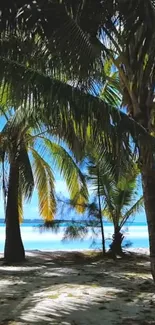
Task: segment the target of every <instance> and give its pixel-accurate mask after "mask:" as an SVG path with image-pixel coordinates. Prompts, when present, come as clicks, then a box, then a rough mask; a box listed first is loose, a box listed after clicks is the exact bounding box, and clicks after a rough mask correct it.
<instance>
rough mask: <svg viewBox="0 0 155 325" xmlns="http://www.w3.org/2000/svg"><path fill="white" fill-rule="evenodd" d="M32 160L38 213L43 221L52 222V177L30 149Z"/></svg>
mask: <svg viewBox="0 0 155 325" xmlns="http://www.w3.org/2000/svg"><path fill="white" fill-rule="evenodd" d="M31 152H32V155H33V159H34V164H33V170H34V178H35V184H36V188H37V191H38V199H39V212H40V215H41V216H42V217H43V218H44V220H45V221H52V220H53V219H54V217H55V212H56V200H55V190H54V176H53V173H52V170H51V167H50V166H49V164H48V163H47V162H46V161H45V160H44V159H43V158H42V157H41V156H40V155H39V154H38V152H37V151H36V150H35V149H34V148H31Z"/></svg>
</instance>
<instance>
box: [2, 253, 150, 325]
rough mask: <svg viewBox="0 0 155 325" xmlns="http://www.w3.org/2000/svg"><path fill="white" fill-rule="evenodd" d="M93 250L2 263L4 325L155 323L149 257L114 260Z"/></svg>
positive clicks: (36, 255)
mask: <svg viewBox="0 0 155 325" xmlns="http://www.w3.org/2000/svg"><path fill="white" fill-rule="evenodd" d="M139 253H146V251H144V250H141V249H140V250H139ZM147 253H148V251H147ZM87 254H89V256H88V255H87V257H86V256H84V255H83V254H82V253H80V252H79V253H78V252H76V253H75V252H74V253H73V252H41V251H29V252H27V256H28V261H27V262H26V263H25V264H24V265H23V266H3V265H2V262H1V263H0V293H1V294H0V325H2V324H3V325H4V324H5V325H6V324H10V325H15V324H16V325H20V324H25V325H31V324H39V325H41V324H42V325H48V324H54V325H58V324H59V325H60V324H61V325H121V324H122V325H128V324H132V325H138V324H141V325H142V324H143V325H146V324H155V310H154V309H155V288H154V285H153V282H152V280H151V275H150V266H149V260H148V257H147V256H146V257H145V258H144V257H143V258H142V257H141V256H140V255H139V254H138V255H136V256H134V257H133V258H132V260H129V259H127V260H124V261H122V260H117V261H113V260H102V259H99V258H97V257H96V258H95V257H94V258H90V253H88V252H87ZM144 320H145V322H144ZM153 321H154V322H153Z"/></svg>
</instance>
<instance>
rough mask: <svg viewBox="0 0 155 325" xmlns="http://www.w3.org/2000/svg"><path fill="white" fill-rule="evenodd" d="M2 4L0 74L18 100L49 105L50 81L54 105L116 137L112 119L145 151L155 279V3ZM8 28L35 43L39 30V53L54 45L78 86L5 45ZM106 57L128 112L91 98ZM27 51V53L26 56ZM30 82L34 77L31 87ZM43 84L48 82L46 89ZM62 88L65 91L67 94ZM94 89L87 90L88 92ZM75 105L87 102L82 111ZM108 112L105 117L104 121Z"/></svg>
mask: <svg viewBox="0 0 155 325" xmlns="http://www.w3.org/2000/svg"><path fill="white" fill-rule="evenodd" d="M21 7H22V9H21ZM0 9H1V22H0V30H1V35H2V42H1V47H2V51H1V53H2V54H1V80H3V81H4V80H5V81H7V82H8V81H9V91H10V88H11V90H12V91H13V94H15V95H16V96H17V95H18V96H17V97H18V98H19V97H20V99H21V98H22V99H23V97H24V98H25V96H26V95H27V94H30V93H31V96H32V94H34V98H35V100H36V99H38V98H39V97H40V96H36V94H39V95H40V94H41V97H42V96H43V93H44V94H45V93H46V96H43V97H44V100H46V103H47V102H48V103H51V101H52V100H53V97H54V96H53V95H52V96H47V92H49V91H51V84H52V90H53V92H52V94H53V93H54V89H55V93H57V94H59V96H56V98H54V103H57V102H56V100H55V99H57V100H58V105H60V106H59V107H61V109H62V106H63V107H64V105H62V103H63V104H64V103H65V104H66V102H68V103H69V105H67V107H69V108H72V114H73V112H74V113H75V115H74V114H73V115H74V117H75V118H76V122H77V121H78V122H81V123H82V124H81V125H82V126H83V125H85V127H86V126H87V121H88V119H89V118H90V115H91V114H92V115H93V119H91V120H93V121H94V123H95V121H98V129H99V131H101V130H102V131H103V130H104V132H105V134H109V135H111V125H112V126H113V125H115V126H116V127H117V132H116V136H117V141H118V142H119V141H120V140H121V139H122V138H123V141H124V137H126V138H127V137H128V135H129V134H130V135H131V136H132V138H133V140H134V143H135V145H136V148H137V149H138V154H139V164H140V169H141V175H142V183H143V193H144V203H145V210H146V215H147V221H148V230H149V240H150V255H151V265H152V274H153V277H154V280H155V231H154V230H155V217H154V211H155V208H154V201H155V199H154V196H153V194H152V193H153V188H154V185H155V173H154V155H153V147H154V138H153V136H152V134H153V130H154V76H155V73H154V72H155V61H154V58H155V55H154V54H155V45H154V44H155V43H154V38H155V28H154V18H155V8H154V1H153V0H146V1H141V0H126V1H122V0H111V1H109V0H105V1H98V2H97V3H95V2H94V1H93V0H89V1H83V0H78V1H76V3H75V1H68V0H62V1H54V2H53V1H47V2H46V6H45V4H44V6H43V5H42V1H41V0H40V1H37V2H30V3H29V4H28V3H27V2H24V1H22V3H21V2H20V1H14V2H13V3H11V4H10V3H9V4H4V3H3V2H2V3H1V5H0ZM6 32H7V34H8V35H9V37H10V35H11V37H12V38H13V37H14V36H15V38H17V36H18V35H19V34H22V35H23V37H24V38H25V40H27V39H28V38H29V37H30V36H31V39H32V40H33V41H34V40H35V41H36V35H37V37H38V35H39V37H40V38H41V39H42V40H43V42H44V44H46V46H44V51H41V52H40V53H41V55H42V57H44V54H45V53H46V48H48V50H49V52H50V53H51V54H52V60H51V62H52V64H54V66H56V68H57V69H58V70H59V71H62V70H65V71H67V72H69V74H70V80H73V81H74V82H75V81H76V85H77V84H78V91H77V89H76V91H75V89H73V87H72V86H69V85H68V86H67V87H65V88H64V87H62V83H60V82H59V83H56V81H55V80H54V83H53V76H51V74H50V77H52V78H51V79H52V80H51V79H48V78H47V77H46V76H45V74H46V73H45V71H47V70H45V69H44V74H43V73H42V72H43V68H42V67H40V66H39V65H38V63H37V64H36V63H35V68H34V62H32V60H31V62H30V61H29V60H27V55H26V54H24V55H23V56H22V55H21V53H22V52H21V48H20V47H19V46H17V43H16V39H15V42H14V43H12V46H8V44H9V43H7V46H3V45H4V43H5V42H4V38H5V37H6ZM12 38H11V40H12ZM10 49H11V50H10ZM17 49H18V51H17ZM19 49H20V51H19ZM19 53H20V55H19ZM30 53H31V51H30ZM107 56H108V58H110V59H111V60H112V62H113V65H114V66H115V67H116V69H117V71H118V72H119V77H120V82H121V89H122V95H123V104H124V106H126V107H127V109H128V116H127V115H125V114H123V113H119V114H118V112H117V111H116V110H114V109H113V107H109V105H105V103H104V102H103V101H99V100H97V99H96V98H94V97H93V96H92V94H94V93H95V92H96V85H97V86H98V85H99V84H100V83H102V79H103V77H101V71H102V68H103V65H104V59H105V58H107ZM23 57H25V58H26V60H25V61H24V60H23ZM29 62H30V65H29ZM36 62H37V60H36ZM41 62H42V61H41ZM21 63H22V64H21ZM52 64H51V66H52ZM59 65H60V69H59ZM38 66H39V67H40V69H39V72H41V77H40V73H38ZM31 69H32V70H31ZM48 71H49V70H48ZM48 77H49V73H48ZM21 80H22V83H21V84H20V82H21ZM41 80H42V81H41ZM27 81H31V82H30V85H28V83H27ZM27 85H28V86H27ZM41 85H44V87H43V89H42V87H41ZM45 85H46V87H45ZM64 89H66V92H65V96H63V95H62V94H64ZM79 89H80V90H81V92H80V91H79ZM62 90H63V91H62ZM82 90H84V92H82ZM88 90H89V96H88V95H87V96H85V95H86V91H88ZM90 92H91V95H90ZM21 94H23V95H21ZM60 95H61V96H60ZM16 96H15V97H16ZM47 97H48V98H47ZM60 97H61V98H60ZM82 102H83V103H82ZM75 103H76V105H75ZM75 107H76V110H75ZM77 107H78V108H79V107H81V108H82V109H81V108H80V112H79V111H78V109H77ZM90 107H91V109H90ZM73 108H74V109H73ZM75 111H76V112H75ZM81 112H82V114H80V113H81ZM92 115H91V116H92ZM103 116H104V117H106V118H105V120H104V121H103ZM99 122H100V123H99ZM94 123H92V124H91V126H92V127H93V130H94V129H96V125H95V127H94ZM109 126H110V127H109ZM113 131H114V130H113ZM115 131H116V130H115ZM113 138H115V137H113ZM106 140H107V139H106ZM113 140H114V139H113ZM107 144H109V141H108V140H107V141H105V142H104V145H106V146H107ZM116 147H117V150H115V151H114V152H115V153H116V154H118V152H119V146H118V145H117V146H116ZM146 157H147V158H146Z"/></svg>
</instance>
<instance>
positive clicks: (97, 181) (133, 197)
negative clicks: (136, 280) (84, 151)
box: [88, 161, 143, 255]
mask: <svg viewBox="0 0 155 325" xmlns="http://www.w3.org/2000/svg"><path fill="white" fill-rule="evenodd" d="M88 170H89V182H91V186H92V191H93V195H95V196H97V197H98V198H99V202H100V207H101V209H102V210H101V216H100V219H101V220H102V218H103V217H106V218H107V219H108V220H110V221H111V222H112V223H113V226H114V235H113V241H112V244H111V245H110V248H111V251H112V252H113V254H114V255H116V254H120V255H121V254H122V253H123V252H122V241H123V234H122V233H121V229H122V227H123V226H124V225H125V223H126V222H127V221H128V219H129V218H131V217H134V216H135V215H136V213H138V212H139V211H140V209H141V208H142V206H143V197H139V198H138V199H137V188H136V187H137V186H136V185H137V184H136V178H137V171H136V170H135V171H134V172H133V171H131V173H130V175H129V174H128V173H127V172H126V173H125V174H122V173H121V174H120V173H119V174H118V172H117V171H116V172H115V173H113V172H112V168H111V166H110V164H109V162H106V161H104V162H103V161H102V163H100V164H99V163H98V164H96V165H94V164H93V165H89V168H88ZM102 222H103V221H102ZM101 229H102V228H101Z"/></svg>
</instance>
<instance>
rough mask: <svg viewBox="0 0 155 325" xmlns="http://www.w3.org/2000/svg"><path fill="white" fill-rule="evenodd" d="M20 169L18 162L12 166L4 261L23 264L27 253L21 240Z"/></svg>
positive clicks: (14, 162) (12, 163)
mask: <svg viewBox="0 0 155 325" xmlns="http://www.w3.org/2000/svg"><path fill="white" fill-rule="evenodd" d="M18 185H19V168H18V163H17V161H16V160H14V161H13V162H11V164H10V174H9V187H8V197H7V206H6V239H5V248H4V260H5V261H6V262H7V263H14V262H15V263H16V262H22V261H24V260H25V252H24V247H23V243H22V239H21V233H20V225H19V213H18Z"/></svg>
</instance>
